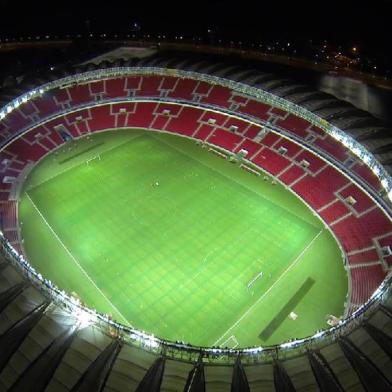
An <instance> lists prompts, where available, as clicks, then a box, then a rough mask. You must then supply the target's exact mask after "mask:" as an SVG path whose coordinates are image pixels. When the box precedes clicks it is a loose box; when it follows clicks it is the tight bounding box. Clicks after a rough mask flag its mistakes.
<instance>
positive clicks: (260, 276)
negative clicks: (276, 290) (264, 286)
mask: <svg viewBox="0 0 392 392" xmlns="http://www.w3.org/2000/svg"><path fill="white" fill-rule="evenodd" d="M262 277H263V271H260V272H259V273H258V274H257V275H255V276H254V277H253V278H252V279H251V280H250V281H249V282H248V284H247V285H246V288H247V289H248V290H249V289H250V288H251V287H252V286H253V285H254V284H255V283H256V282H257V281H258V280H259V279H261V278H262Z"/></svg>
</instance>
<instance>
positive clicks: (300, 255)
mask: <svg viewBox="0 0 392 392" xmlns="http://www.w3.org/2000/svg"><path fill="white" fill-rule="evenodd" d="M323 231H324V229H321V230H320V231H319V232H318V233H317V234H316V235H315V236H314V237H313V239H312V240H311V241H310V242H309V244H308V245H306V246H305V248H304V249H303V250H302V251H301V253H300V254H299V255H298V256H297V257H296V258H295V259H294V261H293V262H292V263H291V264H290V265H289V266H288V267H287V268H286V269H285V271H283V273H282V274H281V275H280V276H279V278H278V279H276V281H275V282H274V283H273V284H272V286H271V287H270V288H269V289H268V290H267V291H266V292H265V293H263V294H262V295H261V296H260V297H259V298H258V300H257V301H256V302H255V303H254V304H253V305H251V306H250V307H249V309H247V310H246V312H245V313H244V314H243V315H242V316H241V317H240V318H239V319H238V320H237V321H236V322H235V323H234V324H233V325H232V326H231V327H230V328H229V329H228V330H227V331H226V332H225V333H224V334H223V335H222V336H221V337H220V338H219V339H218V340H217V341H216V342H215V343H214V344H213V346H216V345H217V343H219V342H220V341H221V340H222V339H223V338H224V337H225V336H226V335H227V334H228V333H229V332H230V331H231V330H232V329H233V328H235V327H236V326H237V325H238V324H239V323H240V322H241V321H242V320H243V319H244V318H245V317H246V316H247V315H248V314H249V312H251V311H252V310H253V308H254V307H255V306H256V305H258V304H259V303H260V302H261V301H262V300H263V299H264V298H265V296H266V295H267V294H268V293H269V292H270V291H271V290H272V289H273V288H274V287H275V286H276V284H277V283H278V282H279V281H280V280H281V279H282V278H283V277H284V276H285V275H286V274H287V272H289V271H290V270H291V269H292V268H293V267H294V266H295V265H296V264H298V262H299V261H300V260H301V258H302V256H303V254H304V253H305V252H306V251H307V250H308V249H309V248H310V247H311V246H312V245H313V243H314V242H315V241H316V240H317V238H318V237H319V236H320V234H321V233H322V232H323Z"/></svg>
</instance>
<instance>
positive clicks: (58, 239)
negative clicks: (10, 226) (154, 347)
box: [25, 192, 129, 324]
mask: <svg viewBox="0 0 392 392" xmlns="http://www.w3.org/2000/svg"><path fill="white" fill-rule="evenodd" d="M25 194H26V197H27V198H28V199H29V201H30V203H31V204H32V206H33V207H34V209H35V210H36V211H37V213H38V215H39V216H40V217H41V219H42V221H43V222H44V223H45V225H46V226H47V227H48V228H49V230H50V231H51V232H52V234H53V236H54V237H55V238H56V240H57V241H58V242H59V244H60V245H61V246H62V247H63V248H64V249H65V251H66V252H67V253H68V255H69V257H70V258H71V260H72V261H73V262H74V263H75V265H76V266H77V267H78V268H79V270H80V271H81V272H82V274H83V275H84V276H85V277H86V278H87V279H88V281H89V282H90V283H91V284H92V285H93V286H94V287H95V289H96V290H97V291H98V292H99V294H100V295H102V297H103V298H105V300H106V301H107V302H108V303H109V305H110V306H111V307H112V308H113V309H114V310H115V311H116V312H117V313H118V314H119V315H120V316H121V317H122V319H123V320H122V321H123V322H125V323H127V324H129V321H128V320H127V319H126V318H125V317H124V315H123V314H122V313H121V312H120V311H119V310H118V309H117V307H116V306H115V305H114V304H113V303H112V302H111V301H110V300H109V299H108V297H107V296H106V295H105V293H104V292H103V291H102V290H101V289H100V288H99V287H98V286H97V285H96V283H95V282H94V280H93V279H92V278H91V277H90V275H89V274H88V273H87V272H86V271H85V269H84V268H83V267H82V266H81V264H80V263H79V262H78V260H76V259H75V257H74V256H73V255H72V253H71V252H70V250H69V249H68V248H67V247H66V245H65V244H64V242H63V241H62V240H61V239H60V237H59V236H58V235H57V233H56V232H55V231H54V230H53V228H52V226H50V224H49V222H48V221H47V220H46V218H45V217H44V216H43V215H42V213H41V211H40V210H39V209H38V207H37V206H36V205H35V203H34V202H33V200H31V197H30V196H29V194H28V193H27V192H26V193H25Z"/></svg>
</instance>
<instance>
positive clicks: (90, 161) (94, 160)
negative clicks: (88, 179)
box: [86, 154, 101, 166]
mask: <svg viewBox="0 0 392 392" xmlns="http://www.w3.org/2000/svg"><path fill="white" fill-rule="evenodd" d="M100 160H101V154H98V155H94V156H93V157H91V158H89V159H87V160H86V165H87V166H91V164H93V163H97V162H98V161H100Z"/></svg>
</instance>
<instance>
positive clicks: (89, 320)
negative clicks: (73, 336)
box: [71, 297, 97, 329]
mask: <svg viewBox="0 0 392 392" xmlns="http://www.w3.org/2000/svg"><path fill="white" fill-rule="evenodd" d="M71 298H72V297H71ZM74 310H75V312H73V314H74V316H75V318H76V324H77V326H78V329H83V328H86V327H88V326H90V325H92V324H94V323H95V322H96V321H97V317H96V316H95V315H94V314H92V313H89V312H87V311H86V310H84V309H82V308H75V309H74Z"/></svg>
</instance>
